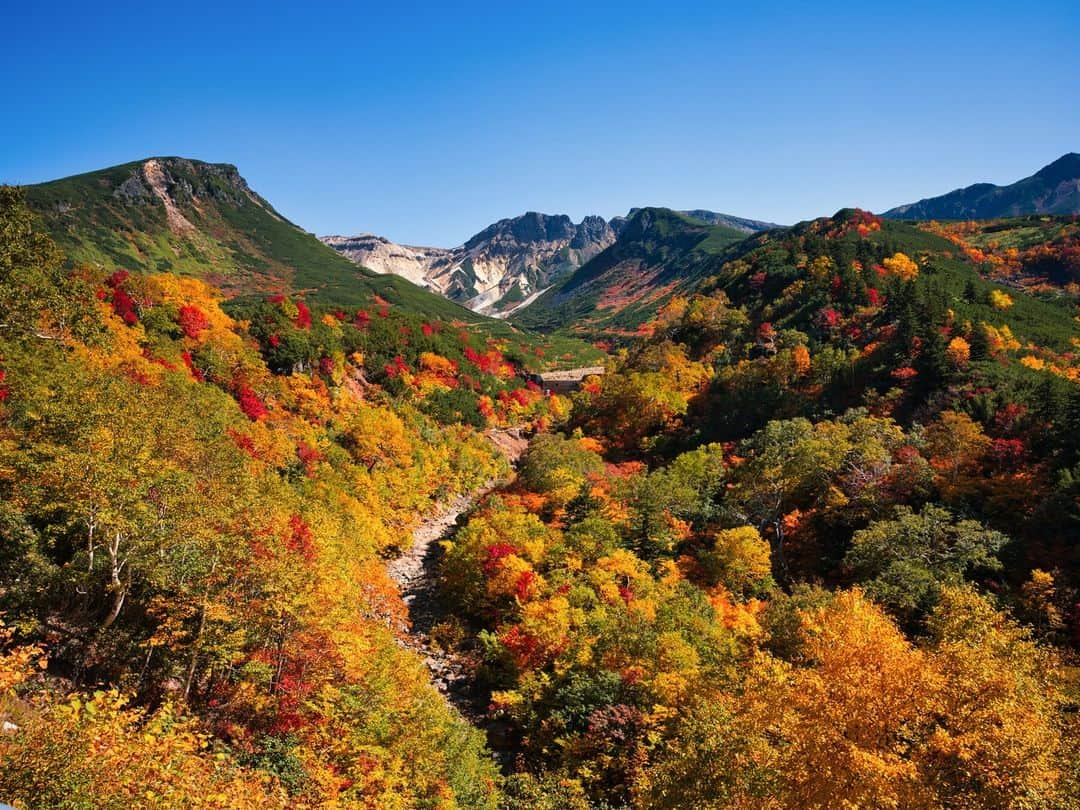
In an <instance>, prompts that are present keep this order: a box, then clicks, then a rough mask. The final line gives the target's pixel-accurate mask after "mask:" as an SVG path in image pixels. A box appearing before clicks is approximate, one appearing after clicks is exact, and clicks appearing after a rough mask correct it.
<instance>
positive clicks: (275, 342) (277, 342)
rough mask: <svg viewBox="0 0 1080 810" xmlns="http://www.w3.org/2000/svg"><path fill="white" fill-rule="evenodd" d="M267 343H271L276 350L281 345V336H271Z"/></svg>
mask: <svg viewBox="0 0 1080 810" xmlns="http://www.w3.org/2000/svg"><path fill="white" fill-rule="evenodd" d="M267 341H268V342H269V343H270V345H271V347H273V348H275V349H276V348H277V347H278V346H280V345H281V336H280V335H271V336H270V337H269V338H267Z"/></svg>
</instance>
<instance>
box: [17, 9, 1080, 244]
mask: <svg viewBox="0 0 1080 810" xmlns="http://www.w3.org/2000/svg"><path fill="white" fill-rule="evenodd" d="M3 2H4V4H5V5H7V6H9V8H6V9H0V17H2V18H3V28H4V29H5V35H4V37H3V39H4V48H3V49H0V70H2V71H3V75H4V77H5V82H4V84H5V89H4V93H3V96H2V102H3V108H4V113H5V115H4V118H5V119H6V120H4V121H3V124H2V125H0V181H6V182H17V183H32V182H38V181H42V180H46V179H52V178H56V177H61V176H65V175H69V174H74V173H78V172H81V171H89V170H92V169H95V168H101V167H104V166H109V165H114V164H116V163H123V162H126V161H129V160H134V159H137V158H142V157H147V156H150V155H173V154H176V155H183V156H186V157H194V158H199V159H203V160H208V161H215V162H228V163H235V164H236V165H237V166H239V167H240V170H241V172H242V173H243V174H244V176H245V177H247V179H248V181H249V182H250V183H251V185H252V187H253V188H255V189H256V190H257V191H259V192H260V193H261V194H262V195H263V196H265V197H267V198H268V199H269V200H270V201H271V202H272V203H273V204H274V205H275V206H276V207H277V208H278V209H279V210H281V211H282V213H284V214H285V215H286V216H288V217H290V218H291V219H293V220H294V221H295V222H297V223H298V224H300V225H301V226H303V227H304V228H306V229H308V230H311V231H314V232H316V233H319V234H323V233H356V232H360V231H372V232H375V233H381V234H385V235H387V236H389V237H390V238H392V239H395V240H398V241H401V242H409V243H414V244H435V245H453V244H458V243H461V242H462V241H464V240H465V239H466V238H467V237H469V236H470V235H472V234H473V233H475V232H476V231H478V230H480V229H481V228H482V227H484V226H486V225H487V224H489V223H490V222H492V221H494V220H496V219H499V218H501V217H506V216H513V215H515V214H518V213H521V212H523V211H526V210H539V211H545V212H548V213H568V214H570V215H571V216H572V217H574V218H575V220H576V219H579V218H580V217H581V216H583V215H585V214H590V213H598V214H601V215H604V216H607V217H610V216H613V215H615V214H620V213H624V212H625V211H626V210H627V209H628V208H629V207H631V206H638V205H667V206H671V207H677V208H710V209H713V210H717V211H723V212H727V213H733V214H738V215H742V216H748V217H754V218H759V219H768V220H772V221H776V222H781V223H789V222H794V221H797V220H800V219H806V218H810V217H813V216H818V215H822V214H829V213H832V212H833V211H835V210H836V209H838V208H840V207H843V206H848V205H858V206H862V207H865V208H870V209H872V210H878V211H880V210H884V209H886V208H888V207H891V206H893V205H896V204H899V203H904V202H911V201H913V200H916V199H919V198H921V197H925V196H932V195H934V194H938V193H942V192H945V191H949V190H951V189H953V188H956V187H958V186H961V185H967V184H969V183H973V182H977V181H984V180H987V181H992V182H999V183H1005V182H1011V181H1013V180H1016V179H1018V178H1020V177H1024V176H1027V175H1029V174H1031V173H1032V172H1034V171H1035V170H1037V169H1038V168H1040V167H1041V166H1043V165H1044V164H1046V163H1048V162H1050V161H1051V160H1053V159H1055V158H1057V157H1059V156H1060V155H1061V154H1063V153H1065V152H1068V151H1080V90H1078V86H1077V77H1078V76H1080V48H1077V47H1076V42H1077V41H1078V35H1080V4H1077V3H1076V2H1075V1H1073V2H1045V3H1040V4H1026V5H1023V6H1021V4H1015V3H995V2H980V3H962V2H961V3H947V4H940V3H922V2H914V3H908V4H890V6H889V7H888V8H886V9H880V8H879V7H878V6H879V4H874V3H864V4H821V3H813V4H811V3H806V4H796V3H760V4H757V3H739V4H732V5H731V6H728V5H727V4H725V3H719V2H710V3H679V2H667V3H644V2H632V0H627V2H623V3H619V4H606V3H605V4H572V3H567V4H555V3H544V4H517V3H492V4H482V3H471V4H444V3H439V4H427V3H408V2H397V3H392V4H389V3H388V4H363V3H352V4H320V5H318V6H317V7H316V6H315V5H311V6H309V7H306V8H303V7H301V4H299V3H275V2H272V0H271V1H269V2H263V3H258V4H256V3H251V4H231V5H230V4H210V3H205V4H203V3H199V2H193V3H170V4H158V3H153V2H148V3H108V2H104V3H84V2H79V3H74V2H65V1H64V0H60V2H56V3H51V4H44V3H38V4H19V7H14V6H15V4H14V3H13V1H12V0H3ZM453 5H457V6H458V8H450V7H449V6H453ZM826 5H827V6H828V8H825V6H826ZM942 5H946V6H947V8H941V7H940V6H942ZM31 6H36V7H35V8H32V7H31Z"/></svg>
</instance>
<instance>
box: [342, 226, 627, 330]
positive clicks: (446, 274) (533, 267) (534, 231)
mask: <svg viewBox="0 0 1080 810" xmlns="http://www.w3.org/2000/svg"><path fill="white" fill-rule="evenodd" d="M615 236H616V232H615V230H614V229H613V228H612V226H611V225H609V224H608V223H607V222H606V221H605V220H604V219H603V217H598V216H588V217H585V218H584V219H583V220H582V221H581V222H580V223H577V224H575V223H574V221H573V220H571V219H570V217H568V216H566V215H565V214H555V215H551V214H541V213H537V212H535V211H529V212H527V213H525V214H522V215H521V216H518V217H512V218H509V219H500V220H499V221H498V222H496V223H494V224H492V225H489V226H488V227H486V228H484V230H482V231H480V233H478V234H476V235H475V236H473V237H472V238H470V239H469V240H467V241H466V242H465V243H464V244H463V245H461V246H459V247H455V248H436V247H416V246H412V245H399V244H397V243H395V242H391V241H390V240H389V239H386V238H385V237H382V236H375V235H374V234H360V235H359V236H324V237H322V240H323V242H325V243H326V244H327V245H329V246H330V247H332V248H334V249H335V250H337V251H339V252H340V253H341V254H343V255H344V256H346V257H348V258H349V259H352V260H353V261H354V262H356V263H357V264H359V265H362V266H363V267H367V268H370V269H372V270H375V271H376V272H379V273H393V274H394V275H399V276H404V277H405V278H407V279H409V280H410V281H412V282H414V283H416V284H419V285H421V286H425V287H427V288H428V289H430V290H433V291H435V292H438V293H441V294H442V295H445V296H446V297H447V298H450V299H452V300H454V301H458V302H460V303H462V304H465V305H466V306H468V307H469V308H470V309H472V310H475V311H477V312H482V313H489V314H495V315H500V314H503V315H504V314H507V313H509V312H511V311H513V310H514V309H515V308H517V307H519V306H521V305H522V304H524V303H525V302H527V301H528V300H529V299H530V298H531V297H532V296H533V295H535V294H536V293H538V292H540V291H542V290H544V289H546V288H547V287H548V286H550V285H551V284H552V283H553V282H554V281H556V280H558V279H561V278H565V277H566V276H567V275H569V274H570V273H572V272H573V271H574V270H575V269H576V268H578V267H580V266H581V265H582V264H584V263H585V262H587V261H588V260H589V259H591V258H592V257H593V256H595V255H596V254H598V253H599V252H600V251H602V250H603V249H604V248H606V247H607V246H608V245H610V244H612V243H613V242H614V241H615Z"/></svg>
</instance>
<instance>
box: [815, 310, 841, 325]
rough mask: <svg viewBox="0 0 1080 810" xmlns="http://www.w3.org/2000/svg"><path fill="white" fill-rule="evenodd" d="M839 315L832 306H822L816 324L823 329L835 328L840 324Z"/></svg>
mask: <svg viewBox="0 0 1080 810" xmlns="http://www.w3.org/2000/svg"><path fill="white" fill-rule="evenodd" d="M840 320H841V315H840V313H839V312H837V311H836V310H835V309H833V308H832V307H824V308H823V309H822V310H821V311H820V312H818V315H817V321H818V326H820V327H822V328H823V329H835V328H836V327H838V326H839V325H840Z"/></svg>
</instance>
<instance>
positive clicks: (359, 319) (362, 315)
mask: <svg viewBox="0 0 1080 810" xmlns="http://www.w3.org/2000/svg"><path fill="white" fill-rule="evenodd" d="M370 325H371V316H370V315H368V312H367V310H366V309H362V310H360V311H359V312H357V313H356V317H355V318H354V319H353V326H355V327H356V328H357V329H367V328H368V327H369V326H370Z"/></svg>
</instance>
